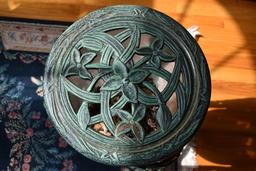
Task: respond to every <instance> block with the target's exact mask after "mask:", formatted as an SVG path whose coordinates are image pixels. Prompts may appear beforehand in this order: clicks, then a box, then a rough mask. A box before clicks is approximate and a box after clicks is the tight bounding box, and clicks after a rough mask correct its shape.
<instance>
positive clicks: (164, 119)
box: [156, 104, 172, 131]
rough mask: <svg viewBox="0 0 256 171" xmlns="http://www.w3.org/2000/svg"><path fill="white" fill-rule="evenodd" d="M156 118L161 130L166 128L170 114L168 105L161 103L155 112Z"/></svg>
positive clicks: (168, 124)
mask: <svg viewBox="0 0 256 171" xmlns="http://www.w3.org/2000/svg"><path fill="white" fill-rule="evenodd" d="M156 120H157V122H158V124H159V126H160V128H161V130H162V131H165V130H167V129H168V127H169V126H170V124H171V120H172V115H171V112H170V110H169V109H168V107H166V105H165V104H161V105H160V106H159V108H158V110H157V113H156Z"/></svg>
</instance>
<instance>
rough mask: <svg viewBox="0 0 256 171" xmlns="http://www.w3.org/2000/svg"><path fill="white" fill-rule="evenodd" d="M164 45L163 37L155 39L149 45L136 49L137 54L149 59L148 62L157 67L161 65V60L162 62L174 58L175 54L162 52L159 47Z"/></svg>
mask: <svg viewBox="0 0 256 171" xmlns="http://www.w3.org/2000/svg"><path fill="white" fill-rule="evenodd" d="M163 45H164V41H163V39H159V38H157V39H155V41H154V42H153V43H152V44H151V46H150V47H142V48H139V49H137V50H136V53H137V54H139V55H144V56H145V57H146V59H149V61H150V63H151V64H152V65H153V66H155V67H157V68H159V67H160V66H161V60H162V61H164V62H172V61H174V60H175V59H176V57H175V56H171V55H169V54H166V53H164V52H163V51H162V50H161V49H162V47H163Z"/></svg>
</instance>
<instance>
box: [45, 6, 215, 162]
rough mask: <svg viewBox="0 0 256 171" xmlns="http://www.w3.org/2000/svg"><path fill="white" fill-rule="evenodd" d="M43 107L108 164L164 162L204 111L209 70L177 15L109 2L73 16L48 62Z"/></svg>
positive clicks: (83, 149) (74, 142) (81, 147)
mask: <svg viewBox="0 0 256 171" xmlns="http://www.w3.org/2000/svg"><path fill="white" fill-rule="evenodd" d="M44 77H45V80H44V91H45V93H44V99H45V107H46V109H47V111H48V114H49V116H50V118H51V119H52V121H53V123H54V125H55V127H56V128H57V130H58V131H59V133H60V134H61V135H62V136H63V137H64V138H65V140H66V141H67V142H68V143H69V144H70V145H71V146H73V147H74V148H75V149H76V150H77V151H79V152H80V153H82V154H83V155H85V156H86V157H88V158H90V159H92V160H95V161H97V162H101V163H104V164H109V165H117V166H137V167H161V166H162V165H164V164H167V161H169V160H170V158H175V157H176V156H177V155H179V153H180V151H181V150H182V148H183V146H184V145H185V144H186V143H187V142H188V141H189V140H190V139H191V138H192V136H193V134H194V133H195V131H196V130H197V129H198V127H199V125H200V123H201V122H202V119H203V118H204V115H205V113H206V111H207V108H208V104H209V100H210V74H209V69H208V66H207V63H206V60H205V58H204V55H203V53H202V51H201V49H200V48H199V46H198V44H197V43H196V41H195V40H194V39H193V37H192V36H191V35H190V34H189V33H188V32H187V31H186V29H185V28H183V27H182V26H181V25H180V24H178V23H177V22H176V21H174V20H173V19H172V18H170V17H168V16H166V15H165V14H162V13H160V12H158V11H155V10H153V9H150V8H146V7H140V6H128V5H125V6H112V7H107V8H103V9H100V10H97V11H95V12H92V13H90V14H89V15H87V16H86V17H84V18H82V19H80V20H79V21H77V22H75V23H74V24H72V25H71V26H70V27H69V28H68V29H67V30H66V31H65V32H64V33H63V34H62V35H61V36H60V37H59V39H58V40H57V41H56V43H55V44H54V46H53V48H52V50H51V53H50V56H49V58H48V61H47V64H46V69H45V76H44Z"/></svg>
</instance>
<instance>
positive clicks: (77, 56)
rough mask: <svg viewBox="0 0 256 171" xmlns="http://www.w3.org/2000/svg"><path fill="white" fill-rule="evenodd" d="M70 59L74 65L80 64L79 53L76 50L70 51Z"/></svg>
mask: <svg viewBox="0 0 256 171" xmlns="http://www.w3.org/2000/svg"><path fill="white" fill-rule="evenodd" d="M72 59H74V62H75V63H76V64H78V63H80V61H81V56H80V52H79V50H78V49H77V48H74V49H73V51H72Z"/></svg>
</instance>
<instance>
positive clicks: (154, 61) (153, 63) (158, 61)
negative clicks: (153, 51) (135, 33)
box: [150, 56, 161, 68]
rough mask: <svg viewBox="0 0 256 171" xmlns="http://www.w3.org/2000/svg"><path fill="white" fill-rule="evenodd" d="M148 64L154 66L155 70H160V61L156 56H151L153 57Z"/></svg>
mask: <svg viewBox="0 0 256 171" xmlns="http://www.w3.org/2000/svg"><path fill="white" fill-rule="evenodd" d="M150 62H151V63H152V65H154V66H155V67H156V68H160V66H161V61H160V59H159V57H158V56H153V57H152V58H151V61H150Z"/></svg>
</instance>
